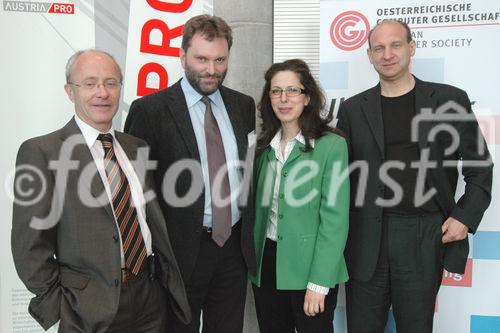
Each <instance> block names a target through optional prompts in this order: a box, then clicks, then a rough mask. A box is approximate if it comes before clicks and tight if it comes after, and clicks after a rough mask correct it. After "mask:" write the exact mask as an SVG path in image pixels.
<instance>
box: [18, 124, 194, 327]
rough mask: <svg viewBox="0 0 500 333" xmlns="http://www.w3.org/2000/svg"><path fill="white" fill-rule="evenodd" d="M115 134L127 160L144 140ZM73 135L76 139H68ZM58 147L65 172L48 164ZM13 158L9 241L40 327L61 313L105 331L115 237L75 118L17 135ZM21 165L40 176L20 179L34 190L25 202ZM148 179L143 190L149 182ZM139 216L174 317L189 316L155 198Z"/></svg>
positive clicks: (114, 279) (115, 289)
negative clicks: (37, 133)
mask: <svg viewBox="0 0 500 333" xmlns="http://www.w3.org/2000/svg"><path fill="white" fill-rule="evenodd" d="M116 138H117V140H118V141H119V142H120V145H121V146H122V147H123V149H124V151H125V152H126V154H127V156H128V158H129V159H130V160H131V161H134V160H135V159H136V157H137V152H138V148H139V147H144V146H146V144H145V143H144V141H142V140H140V139H137V138H134V137H132V136H130V135H127V134H123V133H120V132H116ZM72 140H76V141H77V142H79V144H77V145H74V147H73V145H72V144H71V142H72ZM68 144H69V146H68ZM68 148H69V149H68ZM61 150H62V151H66V152H68V157H69V156H70V157H71V159H72V161H73V162H70V163H69V164H68V163H64V164H65V167H69V168H70V169H71V170H69V171H68V172H67V173H66V174H65V173H64V172H62V171H61V169H59V170H57V171H56V170H54V167H57V163H59V166H61V162H62V161H63V160H64V158H61ZM146 157H147V156H146ZM68 159H69V158H68ZM54 161H58V162H56V163H54ZM138 161H140V159H138ZM144 162H145V161H144V160H142V161H140V162H138V163H137V164H134V163H133V165H134V168H135V169H136V172H137V173H138V175H139V179H141V176H140V174H141V173H140V172H139V170H138V168H140V166H141V165H143V164H144ZM16 166H17V167H18V169H17V172H16V178H15V179H16V183H18V184H20V185H21V187H17V188H15V189H14V192H15V198H16V201H15V202H14V210H13V221H12V239H11V244H12V254H13V258H14V263H15V266H16V269H17V272H18V274H19V277H20V278H21V280H22V281H23V282H24V284H25V285H26V287H27V288H28V289H29V290H30V291H31V292H32V293H34V294H35V297H34V298H33V299H32V300H31V302H30V304H29V312H30V314H31V315H32V316H33V317H34V318H35V319H36V320H37V321H38V322H39V323H40V325H41V326H42V327H43V328H44V329H46V330H47V329H48V328H50V327H51V326H52V325H54V324H55V323H56V322H57V321H58V320H59V319H60V320H61V321H68V322H72V323H75V325H76V326H77V327H78V328H79V329H80V330H81V331H85V332H104V331H105V330H106V329H107V327H108V326H109V325H110V324H111V322H112V320H113V318H114V316H115V314H116V312H117V309H118V304H119V298H120V286H121V265H120V246H121V244H120V242H119V237H118V232H119V231H118V230H117V227H116V223H115V221H114V217H113V211H112V207H111V204H110V203H109V200H108V199H107V196H106V194H105V191H104V184H103V183H102V180H101V178H100V177H99V174H98V173H97V168H96V166H95V163H94V160H93V158H92V155H91V153H90V150H89V148H88V146H87V145H86V144H85V141H84V139H83V135H82V134H81V132H80V129H79V128H78V126H77V124H76V122H75V120H74V118H73V119H71V120H70V121H69V122H68V123H67V124H66V125H65V126H64V127H63V128H62V129H59V130H57V131H55V132H53V133H50V134H47V135H44V136H41V137H36V138H32V139H30V140H27V141H26V142H24V143H23V144H22V145H21V147H20V148H19V152H18V156H17V161H16ZM23 166H28V167H30V168H35V169H37V170H39V176H40V177H39V178H35V179H34V180H33V181H32V182H31V183H25V185H29V188H31V189H34V190H35V191H34V192H33V195H37V194H38V193H41V195H40V197H39V198H31V199H37V200H32V202H29V203H27V202H26V199H29V198H26V197H25V194H26V193H24V192H23V188H22V184H23V179H25V178H23V177H24V176H25V173H24V172H23V170H26V168H23ZM87 172H88V173H87ZM142 178H147V177H142ZM79 182H80V183H79ZM141 182H142V180H141ZM147 183H149V182H146V184H143V190H144V191H146V190H148V188H149V187H150V186H149V184H147ZM82 197H84V198H86V199H85V200H86V201H85V203H84V202H82V200H81V198H82ZM21 200H24V203H23V202H21ZM146 220H147V223H148V226H149V228H150V230H151V235H152V243H153V249H154V251H155V254H156V256H157V259H158V261H157V262H159V264H160V267H161V272H162V273H163V274H162V276H161V278H160V283H161V284H162V285H163V286H164V288H165V289H166V290H168V292H169V294H170V295H171V296H170V297H169V298H170V300H171V302H172V304H173V308H174V310H176V312H177V314H178V315H179V317H180V318H181V320H183V321H184V322H189V321H190V316H191V315H190V309H189V305H188V303H187V298H186V294H185V290H184V286H183V281H182V278H181V275H180V272H179V269H178V266H177V263H176V261H175V258H174V256H173V252H172V248H171V246H170V242H169V238H168V234H167V229H166V227H165V221H164V218H163V215H162V213H161V210H160V208H159V205H158V202H157V201H156V200H152V201H149V202H148V203H147V205H146Z"/></svg>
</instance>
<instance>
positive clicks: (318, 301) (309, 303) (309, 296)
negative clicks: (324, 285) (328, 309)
mask: <svg viewBox="0 0 500 333" xmlns="http://www.w3.org/2000/svg"><path fill="white" fill-rule="evenodd" d="M323 311H325V295H323V294H320V293H317V292H315V291H312V290H309V289H307V291H306V295H305V297H304V313H305V314H306V316H311V317H314V316H315V315H316V314H318V313H320V312H323Z"/></svg>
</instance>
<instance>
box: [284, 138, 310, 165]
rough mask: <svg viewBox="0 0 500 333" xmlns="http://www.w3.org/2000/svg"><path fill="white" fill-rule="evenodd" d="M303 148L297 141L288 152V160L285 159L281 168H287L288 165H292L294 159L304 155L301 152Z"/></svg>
mask: <svg viewBox="0 0 500 333" xmlns="http://www.w3.org/2000/svg"><path fill="white" fill-rule="evenodd" d="M304 147H305V146H304V145H303V144H302V143H300V142H298V141H297V142H295V145H294V146H293V149H292V151H291V152H290V155H289V156H288V158H287V159H286V161H285V165H283V167H285V166H288V165H290V164H292V163H294V161H295V160H296V159H298V158H299V157H301V156H302V154H304V152H303V151H302V149H303V148H304Z"/></svg>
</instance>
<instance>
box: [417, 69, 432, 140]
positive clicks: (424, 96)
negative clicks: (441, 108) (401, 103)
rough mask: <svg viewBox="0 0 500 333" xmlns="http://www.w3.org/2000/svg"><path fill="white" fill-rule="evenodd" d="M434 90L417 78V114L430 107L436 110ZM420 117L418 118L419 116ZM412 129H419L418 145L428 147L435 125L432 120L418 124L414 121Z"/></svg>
mask: <svg viewBox="0 0 500 333" xmlns="http://www.w3.org/2000/svg"><path fill="white" fill-rule="evenodd" d="M433 95H434V90H433V89H430V88H429V87H428V86H427V85H425V83H424V82H423V81H421V80H419V79H417V78H415V113H416V115H417V116H419V115H421V114H422V110H423V109H430V111H432V112H434V108H435V107H436V105H435V101H434V99H433ZM417 119H418V118H417ZM412 125H415V126H412V130H416V131H418V146H419V148H420V149H423V148H425V147H427V145H428V144H429V143H428V141H427V135H428V133H429V131H430V130H431V129H432V127H433V126H434V125H435V124H434V123H433V122H432V121H422V122H419V123H418V124H414V123H412Z"/></svg>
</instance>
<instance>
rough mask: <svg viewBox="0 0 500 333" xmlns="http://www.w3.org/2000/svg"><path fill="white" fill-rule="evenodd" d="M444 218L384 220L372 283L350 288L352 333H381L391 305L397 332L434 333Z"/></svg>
mask: <svg viewBox="0 0 500 333" xmlns="http://www.w3.org/2000/svg"><path fill="white" fill-rule="evenodd" d="M442 222H443V218H442V216H441V215H438V214H437V215H427V216H406V217H405V216H394V215H390V216H384V218H383V221H382V223H383V225H382V228H383V229H382V239H381V244H380V253H379V259H378V263H377V266H376V268H375V273H374V275H373V276H372V277H371V278H370V279H369V280H368V281H358V280H354V279H351V280H349V281H348V283H347V284H346V304H347V327H348V331H349V333H379V332H380V333H382V332H384V328H385V326H386V323H387V317H388V312H389V308H390V306H391V304H392V308H393V313H394V318H395V321H396V328H397V331H398V333H413V332H414V333H431V332H432V325H433V319H434V307H435V302H436V295H437V293H438V290H439V287H440V285H441V278H442V271H443V264H442V262H443V260H442V258H443V251H444V245H443V244H442V242H441V238H442V231H441V224H442Z"/></svg>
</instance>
